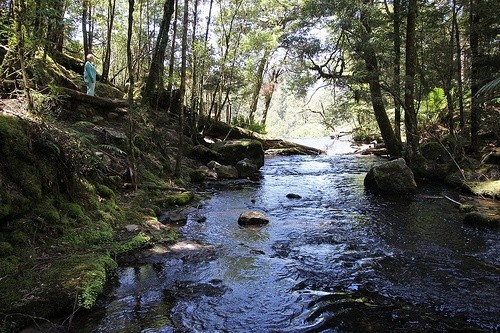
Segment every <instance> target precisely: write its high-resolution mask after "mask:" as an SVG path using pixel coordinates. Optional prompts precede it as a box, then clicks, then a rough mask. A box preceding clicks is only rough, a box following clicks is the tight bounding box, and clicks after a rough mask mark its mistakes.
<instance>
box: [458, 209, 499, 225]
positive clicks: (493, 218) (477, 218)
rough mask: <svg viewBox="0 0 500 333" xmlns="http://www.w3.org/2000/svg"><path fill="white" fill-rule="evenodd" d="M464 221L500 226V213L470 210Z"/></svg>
mask: <svg viewBox="0 0 500 333" xmlns="http://www.w3.org/2000/svg"><path fill="white" fill-rule="evenodd" d="M464 223H466V224H468V225H473V226H479V227H490V228H498V227H500V215H498V214H493V213H484V212H470V213H467V214H466V215H465V217H464Z"/></svg>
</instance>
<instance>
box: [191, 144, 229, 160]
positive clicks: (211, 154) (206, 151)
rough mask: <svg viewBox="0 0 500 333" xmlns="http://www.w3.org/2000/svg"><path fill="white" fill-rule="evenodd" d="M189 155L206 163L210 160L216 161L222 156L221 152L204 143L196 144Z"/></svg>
mask: <svg viewBox="0 0 500 333" xmlns="http://www.w3.org/2000/svg"><path fill="white" fill-rule="evenodd" d="M189 157H191V158H193V159H196V160H198V161H200V162H202V163H204V164H206V163H208V162H210V161H216V160H217V159H219V158H221V154H219V153H218V152H216V151H215V150H212V149H210V148H208V147H205V146H204V145H196V146H194V147H193V148H192V149H191V151H190V152H189Z"/></svg>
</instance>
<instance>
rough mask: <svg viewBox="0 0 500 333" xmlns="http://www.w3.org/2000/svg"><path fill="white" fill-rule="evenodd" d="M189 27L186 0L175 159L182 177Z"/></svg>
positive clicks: (186, 2)
mask: <svg viewBox="0 0 500 333" xmlns="http://www.w3.org/2000/svg"><path fill="white" fill-rule="evenodd" d="M188 28H189V0H184V17H183V19H182V38H181V40H182V49H181V85H180V87H179V90H180V95H181V97H180V98H181V103H182V104H181V110H180V112H179V129H178V134H179V145H178V148H177V158H176V161H175V170H174V175H175V176H176V177H180V175H181V165H182V156H183V151H184V108H185V107H184V105H185V96H186V66H187V34H188Z"/></svg>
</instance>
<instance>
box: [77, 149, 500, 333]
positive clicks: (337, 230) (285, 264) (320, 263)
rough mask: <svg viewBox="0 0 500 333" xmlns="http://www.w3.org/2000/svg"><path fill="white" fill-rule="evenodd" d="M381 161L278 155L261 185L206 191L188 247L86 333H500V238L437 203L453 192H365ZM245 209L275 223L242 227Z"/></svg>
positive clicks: (132, 275) (187, 229) (136, 273)
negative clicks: (370, 174) (371, 172)
mask: <svg viewBox="0 0 500 333" xmlns="http://www.w3.org/2000/svg"><path fill="white" fill-rule="evenodd" d="M381 161H382V160H380V159H377V158H374V157H362V156H355V155H324V156H293V157H274V158H268V159H267V160H266V164H265V166H264V167H263V168H262V170H261V174H262V177H261V179H259V180H256V181H244V182H230V183H227V184H226V185H224V186H222V185H221V184H218V185H217V188H216V189H214V188H213V187H209V188H208V189H210V190H213V196H212V198H211V199H210V200H208V201H206V202H205V203H204V204H203V205H202V206H201V207H200V208H199V209H198V210H197V211H196V212H195V213H193V214H191V215H190V218H189V219H188V223H187V225H186V226H184V227H181V228H180V232H181V234H182V238H183V241H182V242H180V243H179V244H177V245H176V247H175V248H174V249H171V250H170V251H168V252H167V253H159V254H157V255H154V256H150V257H147V258H144V260H142V261H141V262H140V263H137V264H135V265H132V266H125V267H121V268H120V269H119V273H118V277H117V282H116V286H115V288H114V289H113V291H112V293H111V295H110V297H109V299H108V300H107V301H106V303H105V304H104V305H103V308H102V309H101V310H100V311H96V312H95V313H93V314H91V315H89V316H88V317H86V318H84V320H81V321H80V322H81V323H80V324H78V326H79V331H78V332H121V333H129V332H130V333H131V332H144V333H146V332H231V333H232V332H242V333H243V332H245V333H250V332H256V333H257V332H259V333H262V332H395V331H396V332H449V331H458V332H461V331H462V332H470V331H471V330H475V331H479V332H481V331H484V332H494V331H496V330H498V329H499V328H500V317H499V315H500V296H499V295H500V258H499V253H500V251H499V250H500V235H499V233H498V232H497V231H495V230H488V229H478V228H473V227H468V226H465V225H463V223H462V219H463V216H462V215H460V213H459V212H458V210H457V208H456V207H455V206H453V204H452V203H450V202H449V201H447V200H445V199H443V195H447V196H449V197H452V198H455V199H458V193H455V192H454V191H453V190H451V189H449V188H445V187H443V186H442V185H438V184H432V183H420V184H419V190H418V193H417V194H416V195H415V196H409V197H403V196H379V195H374V194H371V193H369V192H366V191H365V189H364V187H363V179H364V176H365V174H366V172H367V171H368V169H369V167H370V166H371V165H373V164H374V163H380V162H381ZM214 186H215V185H214ZM289 193H294V194H298V195H300V198H292V199H290V198H287V194H289ZM246 210H257V211H260V212H263V213H264V214H265V215H266V216H267V217H269V219H270V223H269V225H267V226H264V227H261V228H241V227H239V226H238V224H237V219H238V216H239V214H240V213H241V212H243V211H246ZM200 216H202V217H206V220H204V222H198V221H199V220H200V219H199V217H200ZM83 322H85V324H83Z"/></svg>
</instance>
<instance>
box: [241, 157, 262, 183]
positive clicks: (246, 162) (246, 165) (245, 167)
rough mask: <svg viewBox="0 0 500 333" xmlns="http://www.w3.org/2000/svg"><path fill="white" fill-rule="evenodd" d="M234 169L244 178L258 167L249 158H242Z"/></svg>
mask: <svg viewBox="0 0 500 333" xmlns="http://www.w3.org/2000/svg"><path fill="white" fill-rule="evenodd" d="M236 169H237V170H238V175H239V176H240V178H246V177H250V176H252V175H253V174H254V173H255V172H257V170H258V168H257V165H255V164H254V163H253V162H252V161H251V160H250V159H248V158H244V159H242V160H241V161H238V162H237V163H236Z"/></svg>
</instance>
